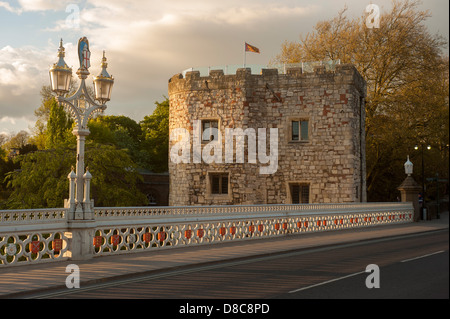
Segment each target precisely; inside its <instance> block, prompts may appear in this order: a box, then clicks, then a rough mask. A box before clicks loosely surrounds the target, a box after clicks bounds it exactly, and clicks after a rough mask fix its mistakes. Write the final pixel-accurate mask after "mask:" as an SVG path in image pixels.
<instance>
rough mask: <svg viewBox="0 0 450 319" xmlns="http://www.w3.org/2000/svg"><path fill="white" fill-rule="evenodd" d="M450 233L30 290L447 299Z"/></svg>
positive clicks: (136, 295)
mask: <svg viewBox="0 0 450 319" xmlns="http://www.w3.org/2000/svg"><path fill="white" fill-rule="evenodd" d="M448 235H449V234H448V230H443V231H436V232H430V233H425V234H414V235H407V236H402V237H398V238H395V239H392V238H391V239H378V240H371V241H366V242H357V243H352V244H345V245H338V246H333V247H322V248H315V249H309V250H303V251H297V252H290V253H284V254H280V255H278V256H270V257H266V258H264V257H260V258H253V259H249V260H245V261H240V262H234V263H232V262H228V263H227V262H224V263H220V264H217V265H213V266H208V267H197V268H190V269H186V270H179V271H176V272H168V273H161V274H157V275H152V276H146V277H142V278H134V279H128V280H125V281H121V282H109V283H103V284H99V285H95V286H90V287H81V288H78V289H70V290H69V289H67V290H65V291H61V292H57V293H52V294H47V295H45V294H41V295H39V296H34V297H35V298H60V299H61V298H84V299H98V298H106V299H115V298H120V299H127V298H133V299H140V298H145V299H177V300H178V301H180V302H181V300H183V302H184V299H187V300H193V299H230V298H233V299H247V300H248V299H253V300H261V299H291V298H293V299H309V298H314V299H355V298H364V299H366V298H377V299H383V298H386V299H397V298H399V299H403V298H408V299H415V298H418V299H424V298H425V299H426V298H430V299H431V298H432V299H441V298H442V299H448V298H449V275H448V274H449V254H448V247H449V237H448ZM373 264H375V265H377V266H378V270H379V272H366V267H367V266H368V265H373ZM377 274H378V275H379V276H378V277H376V275H377ZM377 278H378V280H377ZM366 281H369V283H370V284H374V283H377V282H379V288H368V287H367V286H366ZM230 309H231V308H230ZM217 310H218V309H217Z"/></svg>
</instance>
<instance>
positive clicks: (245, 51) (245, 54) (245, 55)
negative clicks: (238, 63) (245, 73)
mask: <svg viewBox="0 0 450 319" xmlns="http://www.w3.org/2000/svg"><path fill="white" fill-rule="evenodd" d="M246 59H247V50H245V41H244V69H245V62H246Z"/></svg>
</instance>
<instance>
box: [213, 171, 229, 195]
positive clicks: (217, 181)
mask: <svg viewBox="0 0 450 319" xmlns="http://www.w3.org/2000/svg"><path fill="white" fill-rule="evenodd" d="M228 179H229V178H228V174H210V183H211V194H228Z"/></svg>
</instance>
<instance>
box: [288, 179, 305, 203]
mask: <svg viewBox="0 0 450 319" xmlns="http://www.w3.org/2000/svg"><path fill="white" fill-rule="evenodd" d="M289 188H290V189H289V190H290V192H291V200H292V204H309V184H301V183H292V184H290V185H289Z"/></svg>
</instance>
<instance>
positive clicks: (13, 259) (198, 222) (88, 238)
mask: <svg viewBox="0 0 450 319" xmlns="http://www.w3.org/2000/svg"><path fill="white" fill-rule="evenodd" d="M413 211H414V209H413V205H412V203H345V204H297V205H295V204H289V205H238V206H183V207H109V208H108V207H103V208H95V209H94V218H95V219H94V220H92V221H89V223H86V224H85V225H81V224H74V223H73V222H71V221H68V220H67V219H66V218H67V216H66V212H67V211H66V210H65V209H48V210H16V211H0V267H5V266H16V265H23V264H29V263H43V262H52V261H61V260H67V259H74V260H76V259H77V258H80V256H81V255H82V256H81V258H82V259H85V258H92V257H97V256H103V255H112V254H127V253H139V252H144V251H152V250H156V249H169V248H174V247H182V246H192V245H209V244H217V243H222V242H230V241H240V240H252V239H262V238H272V237H280V236H287V235H296V234H297V235H300V234H302V233H312V232H320V231H335V230H345V229H351V228H363V227H373V226H379V225H388V224H398V223H408V222H412V221H413V218H412V217H413ZM36 214H37V215H36ZM36 216H40V217H39V218H37V217H36ZM80 234H81V235H80ZM80 236H81V237H80ZM80 242H85V245H86V247H81V246H80V245H81V244H80ZM74 251H83V254H81V255H80V254H77V253H74Z"/></svg>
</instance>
